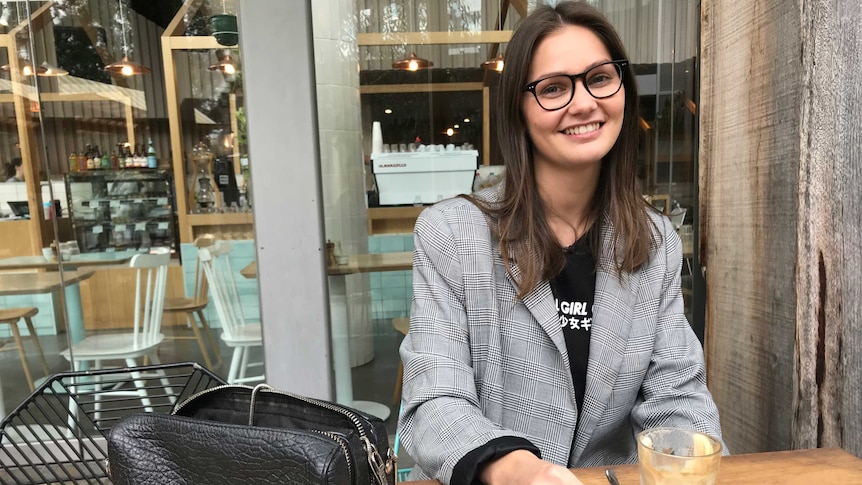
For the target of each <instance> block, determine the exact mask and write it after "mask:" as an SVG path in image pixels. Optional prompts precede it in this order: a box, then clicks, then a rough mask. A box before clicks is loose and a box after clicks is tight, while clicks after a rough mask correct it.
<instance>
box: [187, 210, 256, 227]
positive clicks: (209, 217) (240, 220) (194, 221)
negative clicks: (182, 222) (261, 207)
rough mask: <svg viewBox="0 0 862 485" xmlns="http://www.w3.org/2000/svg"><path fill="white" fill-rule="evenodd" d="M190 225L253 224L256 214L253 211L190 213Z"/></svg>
mask: <svg viewBox="0 0 862 485" xmlns="http://www.w3.org/2000/svg"><path fill="white" fill-rule="evenodd" d="M186 221H187V222H188V225H189V226H229V225H236V224H253V223H254V214H252V213H251V212H240V213H229V214H189V215H187V216H186Z"/></svg>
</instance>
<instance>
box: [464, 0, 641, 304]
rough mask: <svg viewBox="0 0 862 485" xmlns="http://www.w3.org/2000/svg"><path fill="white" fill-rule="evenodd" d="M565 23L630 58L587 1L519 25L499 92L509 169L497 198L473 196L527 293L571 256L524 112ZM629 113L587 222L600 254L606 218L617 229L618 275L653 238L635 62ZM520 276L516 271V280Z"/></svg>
mask: <svg viewBox="0 0 862 485" xmlns="http://www.w3.org/2000/svg"><path fill="white" fill-rule="evenodd" d="M567 25H577V26H581V27H585V28H587V29H589V30H590V31H592V32H593V33H594V34H595V35H596V36H598V38H599V39H600V40H601V41H602V43H603V44H604V45H605V48H607V50H608V53H609V54H610V56H611V59H627V56H626V53H625V49H624V47H623V44H622V41H621V40H620V38H619V35H618V34H617V32H616V30H615V29H614V27H613V26H612V25H611V23H610V22H608V20H607V19H606V18H605V17H604V15H602V13H601V12H599V11H598V10H596V9H595V8H593V7H591V6H589V5H587V4H585V3H582V2H561V3H560V4H558V5H557V6H556V7H550V6H547V5H544V6H540V7H537V8H536V10H534V11H533V12H532V13H531V14H530V15H529V16H527V17H526V18H525V19H524V20H523V21H522V22H521V24H520V25H519V26H518V27H517V29H516V31H515V33H514V34H513V35H512V39H511V40H510V42H509V44H508V47H507V49H506V68H505V70H504V71H503V74H502V77H501V80H500V89H499V95H498V97H497V112H498V116H497V123H496V129H497V136H498V138H499V143H500V150H501V152H502V154H503V162H504V164H505V166H506V175H505V179H504V182H503V184H504V185H503V192H502V195H501V197H500V199H499V200H497V201H489V200H481V199H479V198H477V197H468V198H469V199H470V200H471V201H473V203H475V204H476V205H477V206H478V207H479V208H480V209H481V210H482V211H483V212H484V213H485V215H486V216H487V217H488V219H489V220H490V222H491V228H492V230H493V231H494V232H495V234H496V235H497V236H498V237H499V240H500V252H501V254H502V256H503V261H504V262H505V264H506V269H507V271H508V272H509V273H510V274H512V264H513V262H512V259H514V262H517V264H518V266H519V268H520V272H521V275H520V278H519V280H518V281H517V285H518V296H519V297H523V296H525V295H526V294H527V293H529V292H530V291H531V290H532V289H533V288H534V287H535V286H536V285H537V284H538V282H539V281H540V280H550V279H552V278H553V277H554V276H556V275H557V274H558V273H559V272H560V271H561V270H562V268H563V265H564V263H565V258H564V255H563V251H561V250H560V245H559V242H558V241H557V239H556V237H555V236H554V234H553V233H552V231H551V228H550V226H549V225H548V222H547V220H546V218H545V207H544V203H543V202H542V199H541V198H540V196H539V192H538V188H537V187H536V179H535V171H534V167H533V154H532V145H531V141H530V139H529V136H528V134H527V124H526V121H525V119H524V115H523V113H522V112H521V100H522V99H523V96H524V85H526V84H527V82H529V80H528V79H527V75H528V74H529V69H530V65H531V61H532V58H533V53H534V51H535V49H536V47H537V46H538V44H539V43H540V42H541V41H542V40H543V39H544V38H545V37H547V36H548V35H549V34H551V33H553V32H555V31H557V30H559V29H561V28H563V27H564V26H567ZM622 78H623V87H624V88H625V111H624V114H623V123H622V128H621V130H620V135H619V137H618V138H617V141H616V143H615V144H614V146H613V147H612V148H611V150H610V151H609V152H608V154H607V155H606V156H605V157H604V159H603V160H602V165H601V172H600V175H599V182H598V189H597V190H596V193H595V195H594V197H593V200H592V203H591V207H590V209H589V212H588V214H587V220H588V221H589V223H590V224H591V225H592V228H591V229H590V230H589V233H588V234H589V236H588V237H590V247H591V248H592V250H593V252H594V254H596V255H598V250H599V248H600V239H601V237H602V235H601V234H600V231H599V230H598V227H596V226H599V225H600V224H599V223H600V220H601V218H602V217H607V218H608V222H609V223H610V227H612V228H613V231H614V233H613V252H612V254H614V255H615V258H614V259H615V261H614V263H615V266H616V268H615V269H616V270H617V273H618V274H622V273H623V272H627V271H634V270H636V269H637V268H639V267H640V266H641V265H643V264H644V263H645V262H646V261H647V259H648V258H649V251H650V248H651V247H652V246H653V244H654V238H653V236H652V231H651V230H650V226H651V222H650V220H649V217H648V216H647V214H646V211H647V210H648V208H647V207H648V206H647V204H646V203H645V201H644V200H643V197H641V195H640V189H639V188H638V185H637V179H636V171H637V150H638V146H637V145H638V141H637V140H638V126H637V120H638V95H637V85H636V83H635V76H634V70H633V69H632V67H631V64H629V65H628V67H627V68H626V69H625V70H624V71H623V76H622ZM514 279H515V278H514V277H513V280H514Z"/></svg>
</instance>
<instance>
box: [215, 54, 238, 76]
mask: <svg viewBox="0 0 862 485" xmlns="http://www.w3.org/2000/svg"><path fill="white" fill-rule="evenodd" d="M208 69H209V70H210V71H219V72H221V73H223V74H226V75H228V76H233V75H234V74H236V71H237V69H236V62H235V61H234V60H233V57H231V55H230V53H228V52H225V53H224V57H222V58H221V60H220V61H218V62H217V63H215V64H213V65H211V66H210V67H209V68H208Z"/></svg>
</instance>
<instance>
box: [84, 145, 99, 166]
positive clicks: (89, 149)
mask: <svg viewBox="0 0 862 485" xmlns="http://www.w3.org/2000/svg"><path fill="white" fill-rule="evenodd" d="M84 155H85V156H86V157H87V170H94V169H95V168H96V163H95V160H93V147H92V145H90V144H89V143H87V150H86V151H85V152H84Z"/></svg>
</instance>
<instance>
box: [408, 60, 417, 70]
mask: <svg viewBox="0 0 862 485" xmlns="http://www.w3.org/2000/svg"><path fill="white" fill-rule="evenodd" d="M418 69H419V63H418V62H416V61H410V64H408V65H407V70H408V71H416V70H418Z"/></svg>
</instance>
